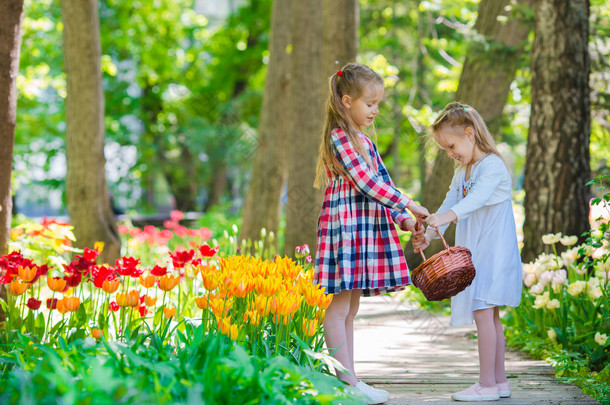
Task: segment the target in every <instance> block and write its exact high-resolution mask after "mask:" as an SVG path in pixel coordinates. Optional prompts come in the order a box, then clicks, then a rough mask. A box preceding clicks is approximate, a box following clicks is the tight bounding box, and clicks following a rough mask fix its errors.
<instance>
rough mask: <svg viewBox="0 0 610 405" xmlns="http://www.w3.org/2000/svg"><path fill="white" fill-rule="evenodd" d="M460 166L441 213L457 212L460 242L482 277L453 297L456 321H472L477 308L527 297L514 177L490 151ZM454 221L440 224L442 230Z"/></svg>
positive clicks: (513, 304)
mask: <svg viewBox="0 0 610 405" xmlns="http://www.w3.org/2000/svg"><path fill="white" fill-rule="evenodd" d="M465 175H466V167H464V166H462V167H459V168H457V169H456V171H455V174H454V175H453V180H452V181H451V186H450V187H449V191H448V192H447V195H446V197H445V201H444V202H443V204H442V205H441V207H440V208H439V209H438V211H437V212H438V213H441V214H442V213H444V212H446V211H449V210H453V212H455V214H456V215H457V227H456V231H455V244H456V246H464V247H466V248H468V249H469V250H470V251H471V253H472V262H473V264H474V268H475V270H476V276H475V278H474V280H473V282H472V284H471V285H470V286H469V287H467V288H466V289H465V290H464V291H462V292H461V293H459V294H457V295H456V296H454V297H453V298H452V299H451V325H454V326H457V325H471V324H472V321H473V317H472V312H473V311H475V310H478V309H484V308H492V307H495V306H500V305H508V306H511V307H516V306H518V305H519V302H520V301H521V286H522V281H521V269H522V265H521V256H520V254H519V246H518V244H517V231H516V227H515V218H514V215H513V210H512V200H511V177H510V173H509V172H508V169H507V167H506V165H505V164H504V161H502V159H501V158H500V157H499V156H497V155H494V154H491V155H488V156H486V157H485V158H483V159H482V160H481V161H480V162H478V163H477V164H475V165H474V166H473V167H472V168H471V173H470V179H469V180H468V181H466V180H465ZM447 226H448V225H445V226H443V227H441V228H440V231H441V232H444V231H445V229H447Z"/></svg>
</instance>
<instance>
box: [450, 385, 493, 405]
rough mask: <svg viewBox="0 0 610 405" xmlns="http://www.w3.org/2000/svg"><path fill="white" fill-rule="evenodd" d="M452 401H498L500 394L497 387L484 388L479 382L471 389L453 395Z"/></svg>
mask: <svg viewBox="0 0 610 405" xmlns="http://www.w3.org/2000/svg"><path fill="white" fill-rule="evenodd" d="M451 399H453V400H454V401H464V402H478V401H497V400H499V399H500V394H499V393H498V387H497V386H495V385H494V386H493V387H483V386H481V384H480V383H479V382H478V381H477V382H476V383H475V384H474V385H473V386H471V387H470V388H467V389H465V390H464V391H460V392H456V393H455V394H453V395H451Z"/></svg>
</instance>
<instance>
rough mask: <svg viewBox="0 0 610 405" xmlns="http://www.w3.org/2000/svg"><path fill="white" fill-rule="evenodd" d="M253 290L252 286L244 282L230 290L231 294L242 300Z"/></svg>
mask: <svg viewBox="0 0 610 405" xmlns="http://www.w3.org/2000/svg"><path fill="white" fill-rule="evenodd" d="M253 289H254V284H253V283H252V282H248V281H246V280H241V281H240V282H239V284H238V285H236V286H234V287H233V289H232V294H233V295H234V296H236V297H238V298H244V297H245V296H246V295H248V294H250V292H251V291H252V290H253Z"/></svg>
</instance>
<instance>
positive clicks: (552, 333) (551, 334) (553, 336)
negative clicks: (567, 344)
mask: <svg viewBox="0 0 610 405" xmlns="http://www.w3.org/2000/svg"><path fill="white" fill-rule="evenodd" d="M546 334H547V335H549V339H551V340H552V341H553V342H556V341H557V332H555V329H553V328H549V330H548V331H547V332H546Z"/></svg>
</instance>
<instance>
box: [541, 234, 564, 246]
mask: <svg viewBox="0 0 610 405" xmlns="http://www.w3.org/2000/svg"><path fill="white" fill-rule="evenodd" d="M560 239H561V233H555V234H553V233H549V234H546V235H543V236H542V243H544V244H545V245H553V244H555V243H557V242H559V240H560Z"/></svg>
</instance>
